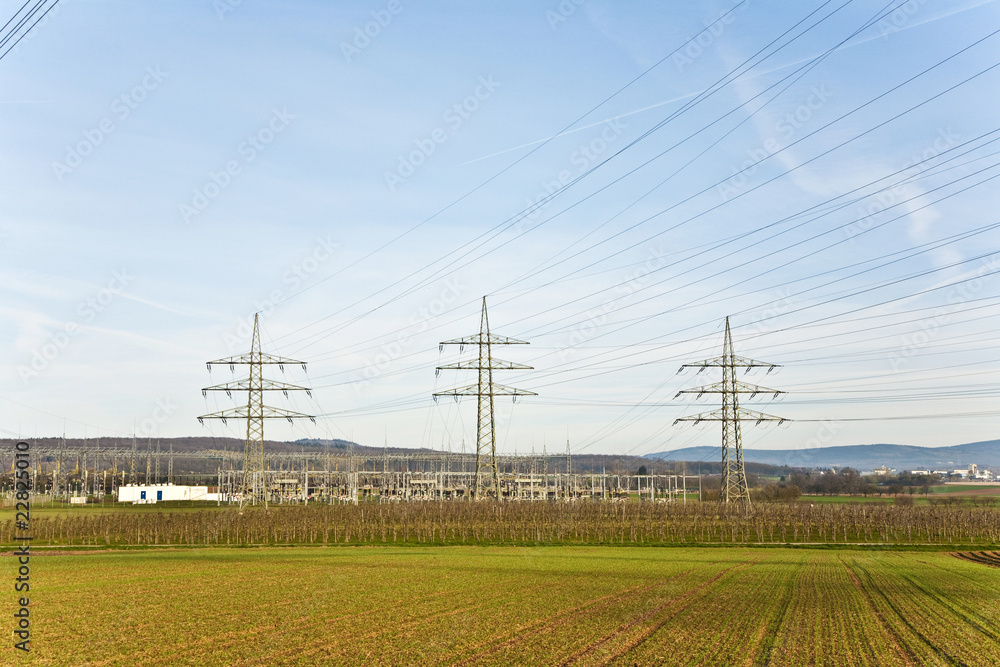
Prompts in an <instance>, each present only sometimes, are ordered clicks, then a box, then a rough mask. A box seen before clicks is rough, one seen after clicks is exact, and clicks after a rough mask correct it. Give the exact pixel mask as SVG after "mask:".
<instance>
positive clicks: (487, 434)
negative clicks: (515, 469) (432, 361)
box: [433, 296, 538, 500]
mask: <svg viewBox="0 0 1000 667" xmlns="http://www.w3.org/2000/svg"><path fill="white" fill-rule="evenodd" d="M528 344H529V343H528V341H524V340H517V339H516V338H509V337H507V336H499V335H497V334H495V333H492V332H491V331H490V318H489V315H488V314H487V312H486V297H485V296H484V297H483V310H482V314H481V315H480V319H479V333H478V334H475V335H472V336H466V337H464V338H454V339H452V340H446V341H442V342H441V343H440V345H439V349H440V350H444V346H445V345H459V346H460V349H461V348H462V347H464V346H466V345H476V346H478V350H479V354H478V355H477V357H476V358H475V359H469V360H467V361H459V362H457V363H454V364H446V365H444V366H438V367H437V368H436V369H435V373H437V374H440V372H441V371H442V370H475V371H476V372H477V373H478V380H477V382H476V384H472V385H469V386H467V387H458V388H456V389H450V390H448V391H441V392H436V393H435V394H434V395H433V396H434V400H435V402H436V401H437V400H438V399H439V398H440V397H442V396H453V397H455V400H456V401H457V400H458V397H459V396H476V397H477V399H478V401H477V407H478V410H477V419H476V473H475V477H474V478H473V482H472V483H473V486H472V498H473V499H475V500H481V499H483V498H486V497H487V496H489V495H492V496H493V497H494V498H496V499H498V500H499V499H500V498H501V495H502V492H501V488H500V471H499V469H498V467H497V435H496V416H495V412H494V397H496V396H510V397H512V400H514V401H516V400H517V397H518V396H537V395H538V394H536V393H535V392H533V391H527V390H524V389H517V388H515V387H508V386H506V385H502V384H498V383H496V382H494V381H493V371H501V370H502V371H510V370H532V367H531V366H527V365H525V364H519V363H516V362H513V361H503V360H502V359H494V358H493V346H494V345H528Z"/></svg>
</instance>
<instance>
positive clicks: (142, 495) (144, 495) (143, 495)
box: [139, 491, 146, 500]
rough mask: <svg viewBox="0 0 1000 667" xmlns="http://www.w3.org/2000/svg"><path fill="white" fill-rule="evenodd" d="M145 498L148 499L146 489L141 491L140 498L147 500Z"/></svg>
mask: <svg viewBox="0 0 1000 667" xmlns="http://www.w3.org/2000/svg"><path fill="white" fill-rule="evenodd" d="M145 499H146V492H145V491H140V492H139V500H145Z"/></svg>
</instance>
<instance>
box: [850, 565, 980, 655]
mask: <svg viewBox="0 0 1000 667" xmlns="http://www.w3.org/2000/svg"><path fill="white" fill-rule="evenodd" d="M857 567H858V569H860V570H861V571H862V572H863V573H864V574H865V576H866V577H868V579H869V580H872V576H871V574H869V573H868V571H867V570H866V569H865V568H864V567H862V566H860V565H857ZM872 589H873V590H874V591H875V593H877V594H878V595H879V597H881V598H882V599H883V600H884V601H885V604H886V606H887V607H888V608H889V609H891V610H892V613H893V614H895V615H896V618H898V619H899V620H900V621H901V622H902V623H903V625H905V626H906V627H907V628H909V630H910V632H912V633H913V634H914V635H915V636H916V637H917V638H918V639H920V641H921V642H923V643H924V645H925V646H927V648H929V649H930V650H931V651H933V652H934V653H936V654H937V656H938V657H939V658H941V659H942V660H944V661H945V662H946V663H947V664H949V665H957V666H958V667H970V666H969V665H968V663H966V662H964V661H963V660H960V659H959V658H957V657H955V656H953V655H951V654H949V653H948V652H947V651H945V650H944V649H943V648H941V647H940V646H938V645H937V644H935V643H934V642H932V641H931V640H930V638H929V637H927V635H925V634H924V633H923V632H921V631H920V630H919V629H917V626H915V625H914V624H913V623H912V622H910V619H908V618H907V617H906V615H905V614H903V612H901V611H900V610H899V608H898V607H897V606H896V605H894V604H893V603H892V600H890V599H889V596H888V595H887V594H886V592H885V591H884V590H882V587H880V586H873V587H872ZM866 590H867V589H866ZM917 664H920V661H918V662H917Z"/></svg>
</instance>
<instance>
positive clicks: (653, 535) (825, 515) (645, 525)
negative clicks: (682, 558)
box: [0, 502, 1000, 548]
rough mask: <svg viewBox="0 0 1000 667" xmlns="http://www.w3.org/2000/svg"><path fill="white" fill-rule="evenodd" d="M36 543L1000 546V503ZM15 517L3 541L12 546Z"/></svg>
mask: <svg viewBox="0 0 1000 667" xmlns="http://www.w3.org/2000/svg"><path fill="white" fill-rule="evenodd" d="M31 531H32V537H33V538H34V541H33V543H32V544H33V545H34V546H43V545H91V546H136V545H167V544H170V545H200V546H225V545H268V544H328V545H335V544H350V545H375V544H378V545H381V544H521V545H536V544H581V545H582V544H637V545H674V544H749V543H774V544H784V543H798V544H808V543H850V544H946V545H976V547H977V548H984V547H987V546H995V545H998V544H1000V510H998V509H996V508H992V507H974V506H958V507H956V506H937V507H927V506H924V507H907V506H894V505H886V504H864V503H848V504H828V505H824V504H816V505H815V506H811V505H809V504H806V503H773V504H758V505H754V506H753V507H752V508H750V509H749V510H740V509H736V508H735V507H734V508H729V509H727V508H726V507H725V506H720V505H718V504H716V503H701V504H690V505H687V506H684V505H681V504H679V503H627V502H622V503H596V502H595V503H591V502H581V503H568V504H566V503H563V504H552V503H492V502H478V503H460V502H423V503H400V504H384V505H377V504H367V505H366V504H361V505H317V506H309V507H302V506H291V507H279V508H276V509H275V508H272V509H271V510H270V511H263V510H250V511H247V512H245V513H244V514H242V515H241V514H239V512H237V511H235V510H231V509H222V510H206V511H197V512H175V513H169V512H156V513H149V512H114V513H104V514H96V513H95V514H89V513H83V512H81V513H75V514H70V515H66V516H56V517H36V518H34V519H33V520H32V522H31ZM14 535H15V530H14V523H13V521H7V522H5V523H3V524H0V543H2V544H4V545H13V544H14V539H13V538H14Z"/></svg>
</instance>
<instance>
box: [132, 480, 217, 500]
mask: <svg viewBox="0 0 1000 667" xmlns="http://www.w3.org/2000/svg"><path fill="white" fill-rule="evenodd" d="M208 499H209V498H208V487H207V486H176V485H174V484H148V485H147V484H129V485H127V486H120V487H118V502H120V503H132V504H133V505H153V504H156V503H157V502H162V501H164V500H208Z"/></svg>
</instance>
